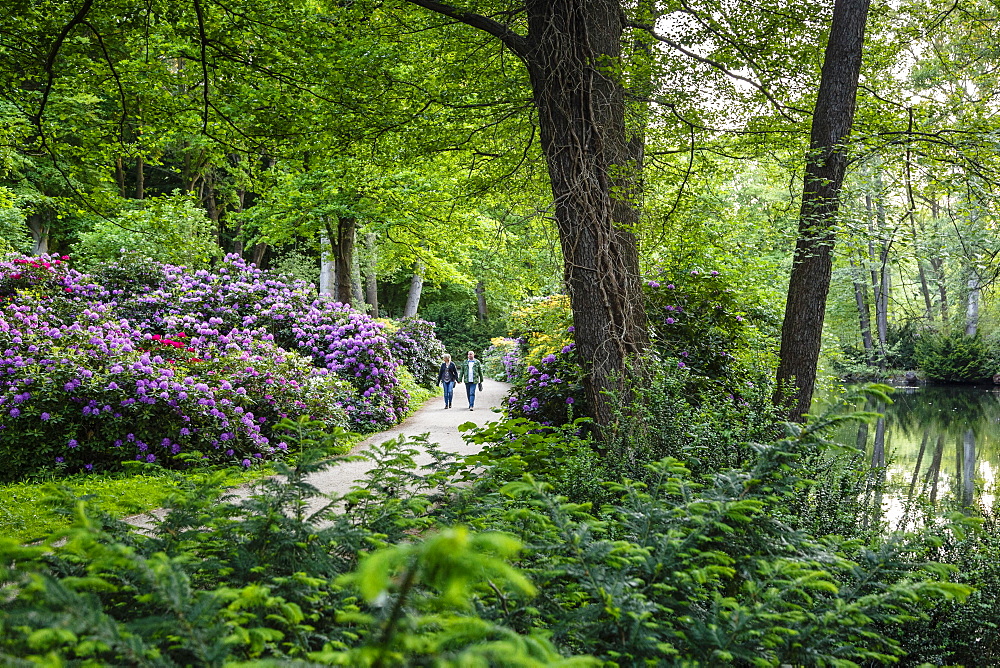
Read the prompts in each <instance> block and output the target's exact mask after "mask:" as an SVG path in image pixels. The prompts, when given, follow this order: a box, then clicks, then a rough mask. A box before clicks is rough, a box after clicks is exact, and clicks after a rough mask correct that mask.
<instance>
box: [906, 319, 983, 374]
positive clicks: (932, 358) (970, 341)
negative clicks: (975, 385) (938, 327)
mask: <svg viewBox="0 0 1000 668" xmlns="http://www.w3.org/2000/svg"><path fill="white" fill-rule="evenodd" d="M913 356H914V359H915V360H916V363H917V366H918V368H919V369H920V370H921V371H923V373H924V376H926V378H927V379H928V380H934V381H940V382H948V383H968V382H977V381H981V380H985V379H987V378H990V377H991V376H992V375H993V374H994V373H996V372H997V370H998V367H997V362H996V352H995V350H994V349H993V347H992V346H990V344H989V343H988V342H986V341H985V340H983V338H982V337H980V336H979V335H978V334H976V335H975V336H967V335H966V334H965V333H963V332H955V331H950V332H940V333H934V334H932V333H927V334H923V335H922V336H920V337H919V338H918V339H917V341H916V343H915V344H914V347H913Z"/></svg>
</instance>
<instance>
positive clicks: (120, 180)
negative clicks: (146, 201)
mask: <svg viewBox="0 0 1000 668" xmlns="http://www.w3.org/2000/svg"><path fill="white" fill-rule="evenodd" d="M115 183H117V184H118V194H119V195H121V196H122V197H126V193H125V165H124V164H123V163H122V157H121V156H120V155H119V156H117V157H115Z"/></svg>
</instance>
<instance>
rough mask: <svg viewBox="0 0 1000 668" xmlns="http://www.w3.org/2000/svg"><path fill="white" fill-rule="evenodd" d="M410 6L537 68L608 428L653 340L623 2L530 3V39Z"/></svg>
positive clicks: (592, 399) (572, 281) (465, 15)
mask: <svg viewBox="0 0 1000 668" xmlns="http://www.w3.org/2000/svg"><path fill="white" fill-rule="evenodd" d="M408 2H410V3H411V4H414V5H419V6H421V7H425V8H427V9H429V10H431V11H435V12H438V13H440V14H444V15H446V16H449V17H451V18H453V19H455V20H458V21H461V22H463V23H466V24H468V25H471V26H473V27H475V28H478V29H480V30H483V31H485V32H488V33H490V34H492V35H494V36H495V37H497V38H498V39H500V40H501V41H502V42H503V43H504V44H506V45H507V46H508V47H509V48H510V49H511V50H512V51H514V53H516V54H517V55H518V56H519V57H520V58H521V59H522V61H524V63H525V64H526V66H527V68H528V75H529V78H530V81H531V87H532V97H533V101H534V104H535V108H536V109H537V111H538V126H539V131H540V132H539V134H540V137H541V145H542V150H543V153H544V155H545V159H546V163H547V166H548V171H549V180H550V183H551V187H552V195H553V198H554V201H555V217H556V223H557V227H558V229H559V238H560V243H561V246H562V251H563V259H564V275H565V281H566V285H567V286H568V290H567V291H568V292H569V297H570V303H571V306H572V309H573V324H574V327H575V338H576V344H577V352H578V354H579V356H580V360H581V362H582V364H583V367H584V371H585V376H584V388H585V393H586V396H587V399H588V401H589V403H590V406H591V413H592V415H593V417H594V420H595V423H596V425H597V426H598V428H601V427H603V426H606V425H610V424H611V422H612V420H613V414H612V402H613V401H614V399H613V398H612V397H611V396H610V395H617V396H618V398H619V400H625V401H628V400H630V398H631V396H630V394H629V391H630V390H629V388H630V384H629V383H626V382H624V375H625V365H626V362H627V360H628V359H629V358H631V357H634V356H636V355H638V354H639V353H641V352H642V351H643V350H645V348H646V345H647V333H646V314H645V310H644V308H643V299H642V290H641V285H640V275H639V254H638V244H637V241H636V237H635V235H634V234H633V232H632V229H631V228H632V226H633V225H634V224H635V223H636V222H637V221H638V209H637V207H636V200H637V198H638V195H639V188H640V183H641V178H640V174H639V166H638V163H637V158H638V157H639V156H640V155H641V151H640V150H638V148H637V147H636V146H634V145H630V142H629V134H628V132H627V131H626V125H625V89H624V86H623V84H622V80H621V75H620V72H618V69H619V66H620V64H621V62H622V40H623V36H624V31H625V24H624V21H625V15H624V11H623V7H622V3H621V2H619V1H618V0H524V3H523V6H524V8H525V9H526V10H527V27H528V32H527V35H526V36H521V35H519V34H517V33H515V32H514V31H513V30H512V29H511V28H510V27H508V26H506V25H504V24H502V23H499V22H497V21H494V20H492V19H489V18H486V17H484V16H480V15H477V14H472V13H470V12H466V11H464V10H459V9H457V8H455V7H452V6H450V5H446V4H444V3H441V2H437V1H435V0H408Z"/></svg>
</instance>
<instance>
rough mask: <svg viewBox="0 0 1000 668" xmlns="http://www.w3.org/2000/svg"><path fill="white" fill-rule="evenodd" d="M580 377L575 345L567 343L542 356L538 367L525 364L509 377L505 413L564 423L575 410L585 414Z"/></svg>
mask: <svg viewBox="0 0 1000 668" xmlns="http://www.w3.org/2000/svg"><path fill="white" fill-rule="evenodd" d="M582 377H583V371H582V369H581V368H580V365H579V363H578V362H577V360H576V344H574V343H568V344H566V345H565V346H563V348H562V349H561V350H560V351H559V352H557V353H550V354H548V355H546V356H545V357H543V358H542V359H541V360H540V361H539V363H538V365H537V366H535V365H528V366H527V367H526V368H525V370H524V373H523V374H521V375H519V376H517V377H515V378H514V379H513V380H512V382H511V389H510V393H509V394H508V396H507V407H506V408H507V413H508V414H509V415H511V416H512V417H524V418H528V419H530V420H534V421H535V422H539V423H541V424H544V425H562V424H565V423H566V422H569V421H571V420H572V419H573V414H574V412H575V413H576V414H578V415H580V414H586V410H587V406H586V401H585V399H584V394H583V386H582V384H581V380H582Z"/></svg>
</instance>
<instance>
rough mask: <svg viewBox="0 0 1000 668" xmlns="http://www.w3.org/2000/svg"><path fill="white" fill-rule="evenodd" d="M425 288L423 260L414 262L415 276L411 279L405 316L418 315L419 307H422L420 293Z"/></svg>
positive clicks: (404, 310)
mask: <svg viewBox="0 0 1000 668" xmlns="http://www.w3.org/2000/svg"><path fill="white" fill-rule="evenodd" d="M423 289H424V265H423V263H422V262H419V261H418V262H414V263H413V278H412V279H411V280H410V291H409V292H408V293H407V295H406V306H404V307H403V317H404V318H410V317H416V315H417V309H419V308H420V293H421V292H423Z"/></svg>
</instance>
